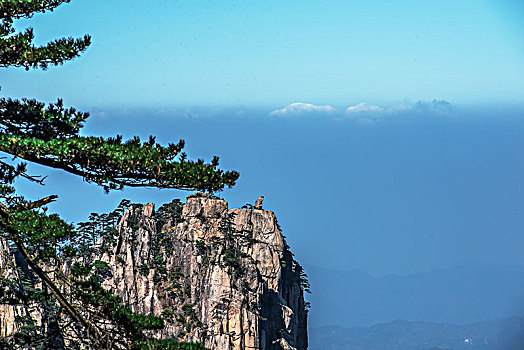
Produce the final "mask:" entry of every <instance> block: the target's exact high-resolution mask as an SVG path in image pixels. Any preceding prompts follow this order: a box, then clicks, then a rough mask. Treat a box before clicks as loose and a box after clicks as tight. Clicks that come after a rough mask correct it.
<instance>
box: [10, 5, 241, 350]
mask: <svg viewBox="0 0 524 350" xmlns="http://www.w3.org/2000/svg"><path fill="white" fill-rule="evenodd" d="M68 2H70V0H0V19H1V23H0V67H21V68H24V69H25V70H30V69H43V70H45V69H47V68H48V67H50V66H58V65H61V64H63V63H64V62H66V61H69V60H72V59H74V58H76V57H78V56H79V55H80V54H81V53H82V52H83V51H84V50H86V49H87V47H88V46H89V45H90V44H91V38H90V37H89V36H88V35H86V36H84V37H83V38H76V39H74V38H60V39H57V40H54V41H52V42H49V43H47V44H46V45H43V46H36V45H34V44H33V37H34V36H33V29H32V28H28V29H26V30H25V31H23V32H16V31H15V29H14V27H13V23H14V21H15V20H17V19H21V18H31V17H32V16H33V15H34V14H35V13H39V12H42V13H44V12H47V11H53V10H54V9H55V8H56V7H57V6H59V5H61V4H63V3H68ZM88 117H89V114H88V113H85V112H80V111H77V110H76V109H74V108H66V107H65V106H64V104H63V101H62V100H61V99H59V100H58V101H57V102H56V103H51V104H46V103H43V102H40V101H37V100H34V99H25V98H24V99H21V100H18V99H11V98H0V151H1V152H4V153H5V154H8V155H11V156H13V159H12V160H7V158H6V157H2V158H0V238H2V239H4V240H7V241H8V242H9V243H10V244H11V246H12V247H13V248H14V249H15V250H16V251H17V252H18V253H17V254H20V255H21V256H23V258H24V259H25V261H26V262H27V264H28V266H29V268H30V270H31V273H32V274H34V275H36V276H37V278H38V280H39V281H41V282H42V285H43V287H42V288H41V289H40V290H38V291H35V292H34V293H32V294H31V298H34V299H35V300H44V301H45V302H46V308H47V309H46V315H47V316H46V317H48V318H49V319H51V320H52V321H53V322H51V323H50V324H52V325H55V326H56V322H55V321H54V320H55V318H57V317H60V314H61V313H66V314H67V315H68V317H70V319H71V320H72V324H73V326H72V327H73V328H74V329H77V330H78V334H79V336H80V337H85V339H88V340H89V341H90V342H92V344H93V346H97V347H99V348H102V347H115V348H118V347H119V346H120V347H128V348H129V347H131V346H135V345H136V344H149V345H148V346H153V345H151V344H154V342H152V343H151V342H149V343H148V340H147V339H146V338H145V336H144V331H145V330H147V329H158V328H161V327H162V320H161V319H159V318H154V317H149V316H145V315H137V314H134V313H132V312H131V311H130V309H129V307H128V306H126V305H124V304H122V303H121V300H119V299H118V298H117V297H114V296H112V295H111V294H110V293H109V292H107V291H104V290H103V289H102V288H101V287H100V285H99V284H97V279H96V278H94V277H96V274H97V273H103V270H104V266H103V264H101V263H97V262H93V264H91V265H89V266H83V267H82V265H78V266H74V267H73V275H74V276H75V280H73V281H66V282H67V283H69V284H70V285H72V287H71V288H70V289H69V294H67V292H66V291H64V288H61V287H60V286H61V285H62V284H61V283H60V281H59V280H58V278H57V277H56V274H54V276H53V277H52V276H51V274H49V273H48V272H47V270H48V269H46V267H48V266H52V265H53V264H56V262H57V260H59V259H63V258H74V256H75V255H76V254H77V250H78V247H80V246H85V247H87V246H92V244H93V239H96V232H95V231H94V229H95V227H94V226H93V225H94V224H93V221H95V219H98V218H99V217H97V218H94V217H93V218H91V219H92V220H90V222H87V223H83V225H81V226H80V229H79V230H75V229H74V228H73V227H72V226H71V225H69V224H68V223H66V222H65V221H64V220H62V219H61V218H60V217H59V216H58V215H55V214H53V215H49V214H47V212H46V209H45V205H47V204H49V203H50V202H52V201H55V200H56V199H57V196H55V195H50V196H48V197H46V198H42V199H39V200H36V201H29V200H26V199H25V198H23V197H22V196H20V195H19V194H18V193H17V190H16V187H15V186H14V181H15V179H17V178H24V179H25V180H27V181H32V182H36V183H39V184H43V181H44V177H42V176H39V175H33V174H30V173H28V170H27V165H26V163H25V162H24V161H28V162H32V163H37V164H41V165H44V166H48V167H51V168H56V169H62V170H65V171H67V172H69V173H71V174H75V175H78V176H80V177H82V178H83V179H84V180H85V181H87V182H91V183H94V184H96V185H99V186H101V187H102V188H104V190H105V191H106V192H109V191H111V190H119V189H122V188H124V187H146V186H147V187H159V188H175V189H183V190H201V191H208V192H213V191H219V190H222V189H224V188H225V187H226V186H227V187H232V186H233V185H235V182H236V180H237V179H238V176H239V175H238V173H237V172H235V171H223V170H220V169H218V158H217V157H214V158H213V160H212V161H211V162H210V163H206V162H204V161H203V160H201V159H198V160H196V161H192V160H188V159H187V156H186V155H185V153H183V152H182V150H183V147H184V141H179V142H178V143H170V144H168V145H167V146H162V145H160V144H158V143H157V142H156V141H155V138H154V137H152V136H151V137H150V138H149V140H148V141H146V142H142V141H141V140H140V139H139V138H138V137H135V138H133V139H130V140H127V141H124V140H123V138H122V136H120V135H116V136H115V137H112V138H102V137H85V136H80V130H81V129H82V127H83V125H84V123H85V122H86V120H87V119H88ZM119 210H120V211H121V210H122V208H120V209H119ZM117 214H118V213H117ZM117 214H115V212H114V213H112V214H109V215H112V216H107V217H105V216H104V217H103V218H102V221H101V223H100V225H102V226H103V229H102V231H103V230H105V229H107V225H108V223H110V222H113V223H114V220H115V217H116V215H117ZM97 264H98V265H97ZM93 276H94V277H93ZM0 282H2V283H4V282H5V284H6V285H8V284H9V282H10V281H0ZM28 283H29V284H31V285H34V283H33V282H31V281H29V282H28ZM31 288H33V287H31ZM29 289H30V288H27V290H29ZM5 290H7V289H5ZM1 294H2V293H0V299H2V298H1ZM4 294H5V293H4ZM50 298H52V302H49V300H50ZM75 298H76V301H75V302H73V300H74V299H75ZM82 298H83V299H82ZM0 302H1V300H0ZM86 304H90V305H91V306H92V305H96V307H97V308H96V310H98V311H99V314H98V315H97V317H99V318H104V317H105V318H106V319H109V321H111V322H112V324H113V325H114V326H115V327H117V328H118V327H120V328H118V329H120V330H122V334H126V332H127V333H129V334H133V336H132V337H131V338H125V336H123V338H122V337H121V338H118V339H112V337H111V334H108V333H107V332H104V328H101V327H99V326H98V325H97V324H94V323H93V321H91V319H90V318H89V317H86V313H85V312H86V310H85V309H82V305H86ZM100 310H102V311H100ZM29 330H30V331H29ZM32 332H33V333H34V329H33V328H31V327H29V328H28V331H27V334H26V335H27V337H28V338H27V337H26V338H23V339H25V340H24V341H28V339H29V341H31V340H34V341H35V342H36V339H35V337H36V336H35V335H34V334H33V333H32ZM47 332H49V329H48V330H47ZM116 333H118V332H116ZM31 334H33V335H31ZM48 338H49V337H48ZM48 338H45V336H44V337H43V338H42V339H41V340H40V341H41V344H43V345H42V347H43V348H53V347H51V345H52V344H55V345H56V344H57V340H56V339H48ZM21 339H22V338H21ZM1 344H2V342H1V341H0V347H1ZM35 344H36V343H35ZM50 344H51V345H50ZM133 344H134V345H133ZM162 344H163V345H162V346H164V347H165V348H168V347H166V346H171V345H166V344H167V343H165V342H163V343H162ZM55 345H53V346H55ZM56 346H58V345H56ZM173 346H174V345H173ZM177 346H178V345H177ZM151 348H153V347H151ZM172 348H173V349H174V348H175V347H172ZM189 348H190V347H188V349H189ZM194 348H195V349H197V348H198V347H194Z"/></svg>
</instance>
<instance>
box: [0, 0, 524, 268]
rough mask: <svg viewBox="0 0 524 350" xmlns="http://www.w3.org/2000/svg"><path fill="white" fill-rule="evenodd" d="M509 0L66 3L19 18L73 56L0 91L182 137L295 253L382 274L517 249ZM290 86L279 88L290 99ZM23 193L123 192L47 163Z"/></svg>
mask: <svg viewBox="0 0 524 350" xmlns="http://www.w3.org/2000/svg"><path fill="white" fill-rule="evenodd" d="M523 16H524V5H523V4H522V3H521V2H518V1H504V2H501V1H481V0H476V1H447V0H441V1H305V2H304V1H273V0H266V1H252V0H244V1H170V2H168V1H152V2H130V1H121V0H111V1H98V0H89V1H88V0H73V1H72V3H71V4H69V5H63V6H61V7H60V8H58V9H57V10H56V11H55V12H54V13H52V14H45V15H37V16H35V18H33V19H31V20H30V21H25V20H24V21H20V22H18V28H24V27H26V26H28V25H32V26H34V27H35V33H36V39H37V41H38V42H45V41H48V40H52V39H54V38H56V37H60V36H69V35H71V36H81V35H83V34H85V33H89V34H91V35H92V37H93V44H92V46H91V47H90V48H89V49H88V50H87V52H86V53H85V54H84V55H83V56H82V57H81V58H79V59H76V60H75V61H73V62H68V63H66V64H65V65H64V66H63V67H58V68H50V69H49V70H48V71H45V72H41V71H31V72H25V71H23V69H4V70H1V71H0V81H1V82H0V84H1V86H2V91H1V92H0V94H2V96H11V97H35V98H38V99H40V100H44V101H53V100H56V98H57V97H63V98H64V100H65V103H66V104H68V105H72V106H75V107H80V108H83V109H85V110H88V111H91V112H92V118H91V119H90V120H89V121H88V123H87V125H86V130H85V131H84V133H85V134H93V135H103V136H111V135H114V134H116V133H120V134H123V135H124V136H126V137H131V136H133V135H135V134H138V135H140V136H142V137H147V135H149V134H154V135H158V140H159V141H161V142H163V143H167V142H172V141H177V140H178V139H180V138H182V139H185V140H186V144H187V151H188V153H189V155H190V156H191V157H193V158H196V157H204V158H206V159H207V160H209V159H211V157H212V156H213V155H219V156H220V157H221V160H222V163H221V164H222V165H223V167H224V168H226V169H236V170H238V171H239V172H240V173H241V178H240V180H239V182H238V185H237V186H236V187H235V188H233V189H231V190H226V191H224V192H223V193H221V195H222V196H223V197H225V198H226V199H227V200H228V201H230V203H231V206H232V207H239V206H242V205H243V204H245V203H248V202H254V200H255V199H256V198H257V197H258V196H259V195H261V194H263V195H265V196H266V199H265V206H266V208H268V209H271V210H274V211H275V212H276V213H277V216H278V218H279V221H280V223H281V225H282V227H283V229H284V233H285V234H286V235H287V237H288V240H289V243H290V245H291V247H292V249H293V251H294V252H295V254H296V256H297V258H298V260H299V261H301V262H303V263H306V264H310V265H317V266H324V267H329V268H339V269H344V270H350V269H354V268H360V269H363V270H365V271H368V272H371V273H374V274H377V275H382V274H387V273H399V274H408V273H413V272H420V271H430V270H432V269H435V268H441V267H448V266H452V265H453V264H457V263H460V262H462V261H467V260H477V261H483V262H488V263H492V264H505V265H515V264H519V265H521V264H522V251H524V235H523V234H522V233H523V232H524V219H523V218H524V215H522V214H523V210H524V203H523V198H524V167H523V164H524V162H522V159H523V158H524V153H523V152H524V141H523V138H522V137H521V135H523V134H524V120H523V115H524V108H523V106H524V94H523V93H522V91H524V42H523V41H522V40H521V38H522V37H524V21H522V20H521V19H522V18H523ZM293 103H295V104H293ZM32 169H34V171H35V172H36V173H41V174H45V175H49V177H48V179H47V186H46V187H44V188H37V187H35V186H32V185H27V184H23V185H22V188H23V191H24V193H26V194H27V195H28V196H29V197H31V198H37V197H40V196H44V195H49V194H52V193H57V194H58V195H59V196H60V198H61V200H60V201H59V202H57V203H56V204H53V205H51V206H50V208H51V210H54V211H59V212H61V213H62V214H63V215H64V216H65V217H66V218H68V219H69V220H72V221H76V222H78V221H79V220H82V219H85V218H86V217H87V216H88V215H89V213H90V212H91V211H98V212H103V211H109V210H112V209H113V208H114V207H115V206H116V205H117V204H118V202H119V200H120V199H121V198H122V197H127V198H130V199H131V200H133V201H136V202H143V203H144V202H149V201H151V202H155V203H157V204H161V203H163V202H167V201H170V200H171V199H172V198H173V197H184V196H185V195H187V194H188V193H185V192H177V191H158V190H147V189H144V190H126V191H125V192H124V193H122V192H115V193H112V194H110V195H105V194H104V193H103V191H102V190H101V189H98V188H96V187H95V186H93V185H88V184H86V183H84V182H82V181H81V179H77V178H74V177H72V176H68V175H65V174H63V173H62V172H59V171H50V170H46V169H43V168H41V167H33V168H32Z"/></svg>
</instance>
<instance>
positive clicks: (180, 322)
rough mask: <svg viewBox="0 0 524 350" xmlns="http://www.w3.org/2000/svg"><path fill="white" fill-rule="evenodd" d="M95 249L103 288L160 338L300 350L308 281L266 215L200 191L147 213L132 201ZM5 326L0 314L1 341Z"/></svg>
mask: <svg viewBox="0 0 524 350" xmlns="http://www.w3.org/2000/svg"><path fill="white" fill-rule="evenodd" d="M0 248H7V247H0ZM0 250H2V249H0ZM6 251H7V249H6ZM97 251H98V252H99V256H97V257H96V258H97V259H100V260H102V261H104V262H106V263H107V264H108V266H109V268H110V269H109V270H110V271H109V273H108V274H107V278H106V279H105V281H104V282H103V286H104V288H107V289H110V290H112V291H113V292H114V293H116V294H118V295H120V296H121V297H122V298H123V300H124V301H125V302H127V303H129V304H130V305H131V306H132V308H133V310H134V311H139V312H142V313H146V314H154V315H157V316H159V315H161V316H163V317H164V319H165V320H166V327H165V329H164V330H162V332H161V333H160V334H158V336H159V337H171V336H176V337H178V338H180V339H182V340H185V341H197V342H201V343H203V344H204V345H205V346H206V347H207V348H209V349H268V350H269V349H297V350H305V349H307V310H306V306H305V302H304V295H303V293H304V288H307V282H306V281H305V280H304V275H303V272H302V268H301V267H300V265H299V264H298V263H297V262H296V261H295V260H294V259H293V255H292V253H291V252H290V251H289V248H288V246H287V245H286V242H285V240H284V237H283V235H282V232H281V230H280V227H279V225H278V223H277V219H276V217H275V215H274V213H273V212H272V211H269V210H261V209H228V203H227V202H226V201H225V200H223V199H219V198H216V197H213V196H209V195H204V194H196V195H192V196H189V197H188V198H187V202H186V203H185V204H184V205H183V206H182V205H181V204H179V202H173V203H171V205H168V206H163V207H162V208H160V209H159V210H158V211H157V212H156V213H155V209H154V205H153V204H152V203H150V204H146V205H143V206H142V205H133V206H132V207H131V208H130V209H129V210H127V211H126V212H125V214H124V216H123V217H122V219H121V220H120V222H119V224H118V226H117V231H116V233H115V235H114V237H104V238H102V239H100V240H99V242H98V244H97ZM1 254H2V252H0V264H2V261H1V259H2V255H1ZM4 254H5V253H4ZM6 260H9V259H6ZM2 266H3V265H1V266H0V268H1V267H2ZM6 271H11V270H6ZM0 311H1V310H0ZM12 321H13V319H12V317H11V316H9V315H7V314H5V315H0V322H2V323H1V327H2V330H1V331H2V332H3V333H2V334H3V335H5V334H9V332H12V328H8V327H14V326H12V325H13V322H12ZM8 325H10V326H8Z"/></svg>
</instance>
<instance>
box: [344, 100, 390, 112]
mask: <svg viewBox="0 0 524 350" xmlns="http://www.w3.org/2000/svg"><path fill="white" fill-rule="evenodd" d="M384 111H385V110H384V108H382V107H379V106H374V105H369V104H367V103H366V102H360V103H359V104H358V105H354V106H349V107H348V108H346V114H354V113H382V112H384Z"/></svg>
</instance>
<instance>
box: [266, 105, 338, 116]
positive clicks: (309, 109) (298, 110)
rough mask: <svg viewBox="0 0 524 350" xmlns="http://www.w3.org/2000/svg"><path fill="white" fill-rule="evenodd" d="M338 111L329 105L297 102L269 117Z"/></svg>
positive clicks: (274, 112)
mask: <svg viewBox="0 0 524 350" xmlns="http://www.w3.org/2000/svg"><path fill="white" fill-rule="evenodd" d="M337 111H338V110H337V109H336V108H335V107H332V106H329V105H326V106H316V105H312V104H310V103H302V102H295V103H292V104H290V105H289V106H286V107H284V108H281V109H277V110H275V111H273V112H271V113H269V115H276V116H288V115H297V114H302V113H335V112H337Z"/></svg>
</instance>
